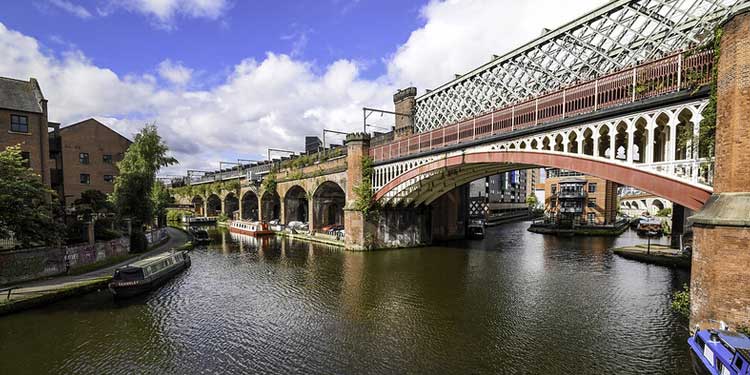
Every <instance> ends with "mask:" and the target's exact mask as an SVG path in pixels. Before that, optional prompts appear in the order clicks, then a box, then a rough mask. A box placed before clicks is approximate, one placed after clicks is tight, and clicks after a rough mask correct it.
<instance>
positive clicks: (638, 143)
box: [631, 117, 650, 163]
mask: <svg viewBox="0 0 750 375" xmlns="http://www.w3.org/2000/svg"><path fill="white" fill-rule="evenodd" d="M649 120H650V118H648V117H638V119H636V120H635V122H633V152H632V156H631V157H632V160H633V162H634V163H645V162H646V153H647V151H648V147H647V146H648V132H649V129H648V122H649Z"/></svg>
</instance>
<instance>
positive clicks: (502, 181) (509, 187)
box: [469, 170, 528, 217]
mask: <svg viewBox="0 0 750 375" xmlns="http://www.w3.org/2000/svg"><path fill="white" fill-rule="evenodd" d="M527 173H528V171H526V170H521V171H510V172H505V173H500V174H496V175H492V176H489V177H485V178H480V179H478V180H474V181H472V182H470V183H469V199H470V201H471V202H470V206H469V215H470V216H472V217H479V216H484V217H491V216H493V215H498V214H501V213H504V212H510V211H518V210H526V209H527V208H528V206H527V205H526V196H527V193H528V191H527V186H528V183H527V176H528V174H527Z"/></svg>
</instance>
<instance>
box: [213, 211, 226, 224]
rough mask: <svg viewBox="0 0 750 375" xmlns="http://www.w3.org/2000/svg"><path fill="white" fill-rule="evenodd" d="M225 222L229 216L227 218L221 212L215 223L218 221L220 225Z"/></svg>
mask: <svg viewBox="0 0 750 375" xmlns="http://www.w3.org/2000/svg"><path fill="white" fill-rule="evenodd" d="M227 220H229V216H227V214H225V213H223V212H222V213H220V214H219V216H217V217H216V221H220V222H222V223H224V222H226V221H227Z"/></svg>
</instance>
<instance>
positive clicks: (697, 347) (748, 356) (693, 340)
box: [688, 329, 750, 375]
mask: <svg viewBox="0 0 750 375" xmlns="http://www.w3.org/2000/svg"><path fill="white" fill-rule="evenodd" d="M688 345H690V354H691V356H692V359H693V370H695V372H696V373H698V374H711V375H750V338H748V337H747V336H745V335H743V334H741V333H738V332H732V331H727V330H720V329H703V330H699V331H697V332H696V333H695V335H693V336H691V337H690V338H689V339H688Z"/></svg>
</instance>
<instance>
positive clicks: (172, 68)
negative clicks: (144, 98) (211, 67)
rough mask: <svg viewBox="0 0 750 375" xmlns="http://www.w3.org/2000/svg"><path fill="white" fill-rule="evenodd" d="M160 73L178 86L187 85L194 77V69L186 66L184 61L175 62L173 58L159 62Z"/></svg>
mask: <svg viewBox="0 0 750 375" xmlns="http://www.w3.org/2000/svg"><path fill="white" fill-rule="evenodd" d="M159 75H160V76H161V77H162V78H164V79H166V80H167V81H169V82H171V83H172V84H175V85H178V86H185V85H186V84H188V82H190V78H192V75H193V70H192V69H190V68H187V67H185V66H184V65H182V63H180V62H177V63H173V62H172V60H169V59H167V60H164V61H162V62H161V63H160V64H159Z"/></svg>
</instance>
